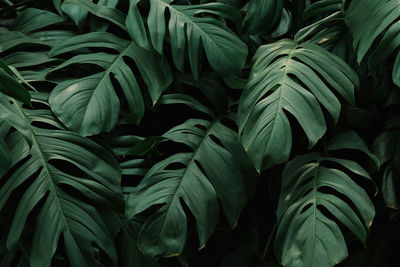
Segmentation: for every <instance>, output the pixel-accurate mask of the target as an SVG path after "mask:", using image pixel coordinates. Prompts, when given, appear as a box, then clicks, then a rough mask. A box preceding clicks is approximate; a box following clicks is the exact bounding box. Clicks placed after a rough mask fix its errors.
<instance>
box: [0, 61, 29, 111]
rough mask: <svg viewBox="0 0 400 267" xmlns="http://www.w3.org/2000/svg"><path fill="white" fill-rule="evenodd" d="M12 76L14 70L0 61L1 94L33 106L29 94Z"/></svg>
mask: <svg viewBox="0 0 400 267" xmlns="http://www.w3.org/2000/svg"><path fill="white" fill-rule="evenodd" d="M12 75H13V72H12V70H11V69H10V68H9V67H8V66H7V64H6V63H4V62H3V61H2V60H1V59H0V92H1V93H3V94H6V95H8V96H10V97H12V98H15V99H17V100H19V101H21V102H23V103H25V104H27V105H29V106H31V105H32V104H31V96H30V94H29V92H28V91H27V90H26V89H25V88H24V87H23V86H22V85H21V84H20V83H19V82H18V80H17V79H16V78H15V77H13V76H12Z"/></svg>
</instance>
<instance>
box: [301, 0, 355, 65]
mask: <svg viewBox="0 0 400 267" xmlns="http://www.w3.org/2000/svg"><path fill="white" fill-rule="evenodd" d="M345 5H346V1H343V0H322V1H316V2H314V3H312V4H311V5H309V6H308V7H307V8H306V9H305V10H304V19H308V20H311V21H312V23H311V24H310V25H308V26H306V27H304V28H302V29H300V30H299V31H298V32H297V33H296V35H295V37H294V40H295V41H296V42H297V43H301V42H305V41H309V42H312V43H317V44H319V45H321V46H323V47H324V48H326V49H327V50H329V51H331V52H332V53H334V54H335V55H338V56H340V57H341V58H344V59H347V58H348V57H349V56H350V55H352V52H353V48H352V42H351V41H352V40H351V34H349V32H348V29H347V26H346V24H345V12H344V9H345Z"/></svg>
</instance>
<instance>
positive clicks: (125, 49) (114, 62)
mask: <svg viewBox="0 0 400 267" xmlns="http://www.w3.org/2000/svg"><path fill="white" fill-rule="evenodd" d="M134 45H135V43H134V42H130V43H129V45H127V46H126V47H125V48H124V49H123V50H122V51H121V52H120V53H119V54H118V55H117V56H116V57H115V59H114V60H113V62H112V63H111V64H110V65H109V66H108V68H107V69H105V70H104V72H103V74H102V75H101V78H100V80H99V81H98V82H97V84H96V86H95V88H94V89H93V93H92V95H91V96H90V100H89V102H88V104H87V105H86V107H85V114H84V115H83V118H86V114H87V112H88V107H89V105H90V104H91V102H92V101H93V94H94V92H95V91H96V90H97V89H98V87H99V85H100V84H101V83H103V82H104V80H105V79H106V78H108V75H110V73H112V70H113V68H114V66H115V65H116V64H117V62H118V61H119V60H120V59H121V58H122V57H123V56H125V55H126V54H125V53H126V51H127V50H128V49H129V48H130V47H131V46H134ZM95 75H96V74H95ZM113 89H114V88H113ZM83 121H84V120H82V121H81V125H82V123H83Z"/></svg>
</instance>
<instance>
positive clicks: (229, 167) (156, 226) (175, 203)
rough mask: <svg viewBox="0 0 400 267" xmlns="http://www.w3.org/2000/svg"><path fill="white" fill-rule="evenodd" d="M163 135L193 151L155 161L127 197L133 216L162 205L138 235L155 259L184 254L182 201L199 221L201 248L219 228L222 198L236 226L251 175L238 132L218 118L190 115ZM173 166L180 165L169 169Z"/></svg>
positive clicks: (224, 208)
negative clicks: (190, 116)
mask: <svg viewBox="0 0 400 267" xmlns="http://www.w3.org/2000/svg"><path fill="white" fill-rule="evenodd" d="M163 137H165V138H168V139H170V140H173V141H175V142H179V143H183V144H186V145H187V146H189V147H190V148H191V149H192V150H193V152H189V153H178V154H174V155H172V156H170V157H168V158H167V159H165V160H163V161H161V162H159V163H157V164H156V165H154V166H153V167H152V168H151V169H150V170H149V172H148V173H147V174H146V176H145V177H144V178H143V180H142V181H141V183H140V184H139V186H138V187H137V192H135V193H132V194H131V195H130V197H129V199H128V202H127V214H128V216H129V217H132V216H134V215H135V214H138V213H140V212H143V211H145V210H147V209H149V208H150V207H152V206H154V205H158V204H162V207H161V208H159V209H158V210H157V211H156V212H155V213H153V214H152V215H151V216H150V217H149V218H148V219H147V220H146V221H145V223H144V225H143V228H142V230H141V232H140V234H139V239H138V246H139V248H140V249H141V250H142V251H143V252H144V253H146V254H148V255H150V256H152V257H160V256H163V257H170V256H177V255H179V254H181V253H182V250H183V248H184V245H185V242H186V237H187V217H186V214H185V212H184V209H183V206H182V203H181V201H184V203H185V204H186V205H187V207H188V208H189V210H190V212H191V213H192V214H193V216H194V218H195V219H196V224H197V233H198V237H199V242H200V248H202V247H203V246H205V244H206V242H207V239H208V238H209V237H210V235H211V234H212V233H213V232H214V230H215V227H216V226H217V223H218V217H219V203H218V199H219V200H220V202H221V205H222V207H223V210H224V212H225V215H226V217H227V219H228V222H229V224H230V225H231V226H232V227H234V226H235V225H236V223H237V220H238V216H239V214H240V212H241V210H242V209H243V207H244V205H245V203H246V199H247V197H246V195H247V193H246V185H245V176H244V175H246V176H247V177H246V179H249V178H250V177H251V175H252V172H251V171H248V170H249V169H248V166H250V164H249V161H248V159H247V157H246V154H245V153H244V151H243V148H242V147H241V145H240V143H239V140H238V137H237V134H236V133H235V132H234V131H232V130H231V129H229V128H227V127H226V126H224V125H223V124H221V123H220V122H219V121H215V122H210V121H206V120H201V119H190V120H188V121H186V122H185V123H184V124H182V125H179V126H177V127H175V128H172V129H171V130H169V131H168V132H167V133H166V134H164V135H163ZM216 162H218V164H215V163H216ZM172 164H177V165H178V166H179V167H177V168H170V166H171V165H172ZM250 170H251V167H250ZM227 184H229V186H226V185H227Z"/></svg>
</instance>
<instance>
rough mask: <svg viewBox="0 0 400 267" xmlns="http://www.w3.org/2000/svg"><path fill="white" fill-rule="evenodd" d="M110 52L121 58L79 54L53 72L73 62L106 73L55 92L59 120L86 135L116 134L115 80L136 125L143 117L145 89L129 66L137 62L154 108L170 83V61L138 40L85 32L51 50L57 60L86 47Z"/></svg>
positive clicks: (53, 102)
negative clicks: (61, 56)
mask: <svg viewBox="0 0 400 267" xmlns="http://www.w3.org/2000/svg"><path fill="white" fill-rule="evenodd" d="M99 47H100V48H109V49H113V50H115V51H117V52H118V53H117V54H111V53H105V52H99V53H89V54H78V55H76V56H74V57H72V58H70V59H69V60H67V61H66V62H64V63H63V64H61V65H60V66H58V67H57V68H55V69H53V71H55V70H57V69H60V68H65V67H67V66H70V65H71V64H83V63H86V64H94V65H97V66H99V67H101V68H102V69H104V71H102V72H98V73H96V74H93V75H90V76H87V77H83V78H81V79H73V80H68V81H65V82H62V83H60V84H58V86H57V87H56V88H55V89H54V90H53V91H52V93H51V96H50V106H51V108H52V110H53V112H54V113H55V114H56V116H57V117H58V118H59V119H60V120H61V121H62V122H63V123H64V124H65V125H67V127H68V128H69V129H71V130H73V131H76V132H78V133H80V134H82V135H84V136H87V135H94V134H98V133H101V132H107V131H110V130H112V129H113V128H114V127H115V125H116V123H117V120H118V115H119V109H120V101H119V98H118V96H117V93H116V89H115V88H114V85H113V82H112V78H115V79H116V81H117V82H118V83H119V85H120V86H121V89H122V92H123V94H124V96H125V99H126V101H127V102H128V105H129V107H130V110H131V112H132V116H133V118H134V119H135V120H136V121H140V119H141V118H142V116H143V114H144V109H145V104H144V99H143V95H142V92H141V89H140V87H141V86H140V85H139V83H138V81H137V79H136V77H135V75H134V73H133V71H132V69H131V67H130V66H129V64H128V63H127V62H126V58H130V59H131V60H133V61H134V62H135V64H136V66H137V68H138V69H139V72H140V74H141V78H143V80H144V82H145V84H146V85H147V88H148V93H149V94H150V96H151V99H152V101H153V104H155V103H156V102H157V100H158V98H159V97H160V96H161V94H162V92H163V91H164V90H165V88H166V87H167V86H168V85H169V84H170V83H171V79H172V77H171V72H170V69H169V66H168V63H166V62H165V61H163V60H162V59H161V58H160V57H159V56H158V55H157V54H155V53H154V52H152V51H150V50H148V49H145V48H142V47H139V46H138V45H136V44H135V43H134V42H131V41H127V40H125V39H121V38H119V37H117V36H116V35H113V34H111V33H106V32H93V33H88V34H82V35H79V36H76V37H74V38H71V39H69V40H68V41H65V42H63V43H62V44H60V45H58V46H55V47H54V48H53V49H52V50H51V51H50V56H56V55H59V54H64V53H67V52H72V51H76V50H78V49H82V48H99Z"/></svg>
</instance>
